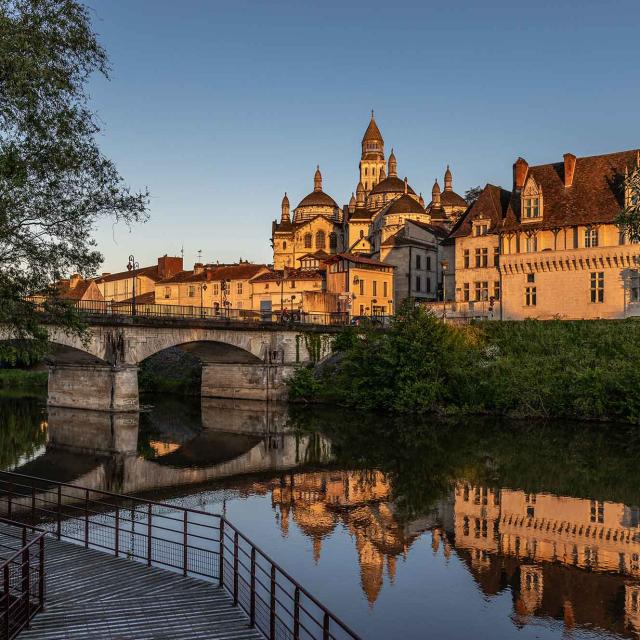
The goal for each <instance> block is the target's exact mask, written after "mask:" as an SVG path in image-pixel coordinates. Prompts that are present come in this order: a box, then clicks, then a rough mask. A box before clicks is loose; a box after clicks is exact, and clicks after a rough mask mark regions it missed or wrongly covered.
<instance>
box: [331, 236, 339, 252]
mask: <svg viewBox="0 0 640 640" xmlns="http://www.w3.org/2000/svg"><path fill="white" fill-rule="evenodd" d="M337 246H338V236H337V235H336V234H335V233H330V234H329V248H330V249H335V248H336V247H337Z"/></svg>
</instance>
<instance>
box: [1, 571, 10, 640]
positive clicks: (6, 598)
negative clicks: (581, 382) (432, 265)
mask: <svg viewBox="0 0 640 640" xmlns="http://www.w3.org/2000/svg"><path fill="white" fill-rule="evenodd" d="M3 574H4V575H3V576H2V582H3V589H4V637H5V638H10V637H11V635H10V633H9V632H10V631H11V624H10V618H9V613H10V604H11V583H10V582H9V564H5V565H4V570H3Z"/></svg>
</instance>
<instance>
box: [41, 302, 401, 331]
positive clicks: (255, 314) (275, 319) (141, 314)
mask: <svg viewBox="0 0 640 640" xmlns="http://www.w3.org/2000/svg"><path fill="white" fill-rule="evenodd" d="M30 300H31V302H33V304H35V305H36V309H37V310H38V311H41V312H43V313H47V311H48V305H50V304H51V303H52V302H54V301H47V300H41V299H37V298H33V297H31V298H30ZM60 301H61V302H67V303H69V304H71V305H72V306H73V307H74V308H76V309H78V310H79V311H81V312H83V313H85V314H87V315H90V316H91V315H95V316H109V317H136V318H182V319H190V320H204V321H210V322H213V323H221V322H242V323H248V324H252V323H260V324H270V325H285V326H314V325H318V326H344V325H347V324H349V323H351V322H356V321H358V320H359V319H361V318H370V319H371V320H372V321H373V322H375V323H379V324H381V325H387V324H388V322H389V319H390V318H391V316H388V315H372V316H354V315H351V314H349V313H347V312H344V311H330V312H307V311H298V310H288V311H286V310H277V311H273V310H270V311H256V310H252V309H237V308H231V307H225V308H221V309H215V308H212V307H199V306H191V305H170V304H158V303H144V302H136V303H135V305H134V304H133V303H132V302H130V301H123V302H118V301H116V300H108V301H102V300H64V299H61V300H60Z"/></svg>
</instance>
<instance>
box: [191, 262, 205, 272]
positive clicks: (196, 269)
mask: <svg viewBox="0 0 640 640" xmlns="http://www.w3.org/2000/svg"><path fill="white" fill-rule="evenodd" d="M203 271H204V265H203V264H202V262H196V263H195V264H194V265H193V273H196V274H197V273H202V272H203Z"/></svg>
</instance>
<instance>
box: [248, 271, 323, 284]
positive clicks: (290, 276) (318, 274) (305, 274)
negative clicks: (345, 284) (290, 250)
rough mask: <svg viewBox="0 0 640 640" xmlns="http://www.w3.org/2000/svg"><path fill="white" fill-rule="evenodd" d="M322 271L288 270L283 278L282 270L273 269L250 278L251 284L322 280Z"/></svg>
mask: <svg viewBox="0 0 640 640" xmlns="http://www.w3.org/2000/svg"><path fill="white" fill-rule="evenodd" d="M323 278H324V271H323V270H322V269H289V271H288V273H287V276H286V277H284V271H283V270H282V269H275V270H273V271H269V272H267V273H261V274H260V275H259V276H256V277H255V278H252V280H251V282H252V283H254V282H280V280H282V281H284V282H286V281H288V280H322V279H323Z"/></svg>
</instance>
